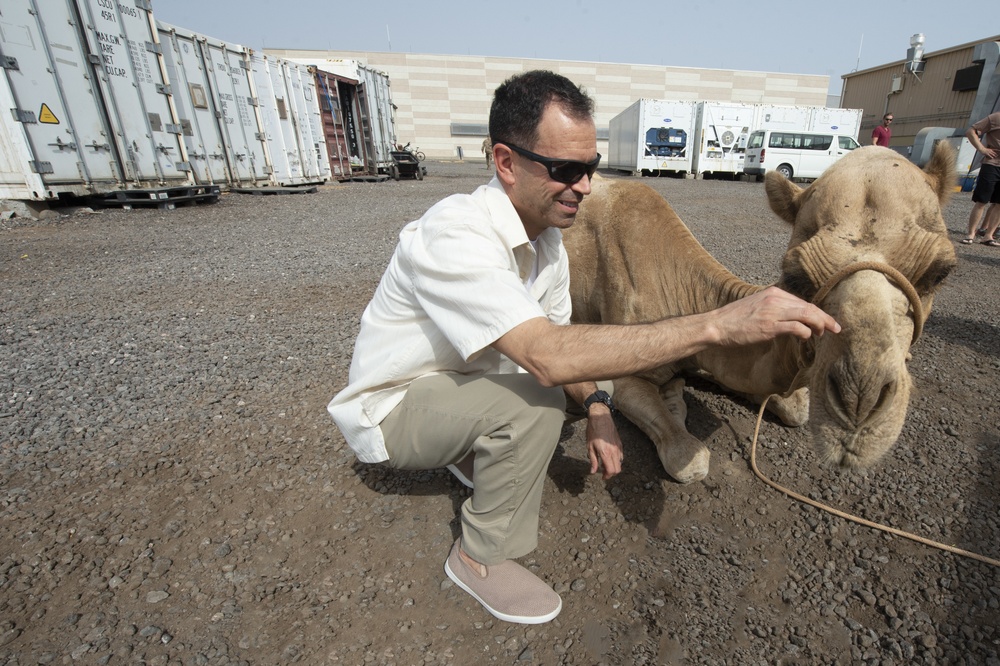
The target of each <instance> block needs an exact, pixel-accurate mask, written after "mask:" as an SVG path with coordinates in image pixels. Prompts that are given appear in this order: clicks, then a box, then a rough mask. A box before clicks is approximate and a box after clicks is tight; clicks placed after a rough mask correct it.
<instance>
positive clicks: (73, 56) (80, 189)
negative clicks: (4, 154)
mask: <svg viewBox="0 0 1000 666" xmlns="http://www.w3.org/2000/svg"><path fill="white" fill-rule="evenodd" d="M0 54H2V55H3V57H4V60H5V63H6V66H5V67H4V69H3V74H2V75H0V76H3V78H4V80H5V83H4V84H3V86H2V87H3V88H4V93H3V95H4V97H5V98H6V97H9V98H10V99H4V102H5V103H6V104H8V106H7V108H3V109H2V111H3V113H4V114H7V115H9V116H11V117H9V118H5V119H4V123H3V125H0V126H2V127H7V125H8V123H13V125H11V127H12V128H14V127H19V128H20V130H21V132H22V133H23V140H24V141H26V142H27V145H28V151H29V155H26V156H24V157H28V158H29V160H28V161H29V163H28V164H25V165H19V164H17V162H18V161H19V160H14V164H13V165H12V168H13V169H15V170H16V169H18V168H19V167H20V168H24V169H26V170H27V171H28V172H29V173H34V174H37V176H38V179H40V181H41V182H42V183H44V185H45V187H46V188H52V190H54V191H53V192H48V193H46V192H37V193H35V194H34V195H33V197H32V198H36V199H46V198H54V197H55V196H56V194H57V193H58V191H66V192H70V193H74V194H87V193H90V192H94V191H102V192H103V191H109V190H112V189H115V188H117V187H118V184H119V183H120V182H121V178H122V173H121V171H120V170H119V165H118V160H117V155H116V153H115V150H114V146H113V139H112V133H111V130H110V127H109V124H108V119H107V116H106V115H105V113H104V109H103V107H102V105H101V102H100V96H99V95H98V94H97V92H96V91H95V90H94V86H93V85H92V83H93V81H92V79H90V78H88V76H87V70H88V68H89V67H90V65H89V64H88V58H87V53H86V46H85V45H84V43H83V40H82V35H81V34H80V32H79V30H78V20H77V17H76V13H75V11H74V8H73V6H72V5H71V4H69V3H67V2H59V1H55V0H53V1H50V2H45V3H37V2H33V1H31V0H4V7H3V14H2V16H0ZM19 157H21V156H19ZM22 182H23V180H22Z"/></svg>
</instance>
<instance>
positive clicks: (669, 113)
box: [608, 99, 697, 175]
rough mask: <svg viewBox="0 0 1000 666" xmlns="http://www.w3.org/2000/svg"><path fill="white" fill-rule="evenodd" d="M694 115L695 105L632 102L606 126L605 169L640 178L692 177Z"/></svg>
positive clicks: (685, 103)
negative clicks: (664, 174)
mask: <svg viewBox="0 0 1000 666" xmlns="http://www.w3.org/2000/svg"><path fill="white" fill-rule="evenodd" d="M696 115H697V103H696V102H674V101H668V100H660V99H640V100H638V101H636V102H634V103H633V104H632V105H630V106H629V107H628V108H627V109H625V110H624V111H622V112H621V113H619V114H618V115H617V116H615V117H614V118H612V119H611V122H610V123H609V124H608V153H609V155H608V166H609V167H610V168H612V169H618V170H621V171H630V172H634V173H641V174H643V175H654V174H658V173H659V172H661V171H667V172H678V173H691V172H692V163H693V156H694V151H695V146H696V145H697V142H696V141H695V120H696Z"/></svg>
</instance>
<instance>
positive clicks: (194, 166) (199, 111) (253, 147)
mask: <svg viewBox="0 0 1000 666" xmlns="http://www.w3.org/2000/svg"><path fill="white" fill-rule="evenodd" d="M157 30H158V32H159V35H160V43H161V44H162V45H163V57H164V61H165V62H166V67H167V74H168V76H169V78H170V81H171V87H172V89H173V96H174V102H175V105H176V107H177V113H178V116H179V119H180V125H181V130H182V135H183V137H184V143H185V145H186V147H187V154H188V160H189V161H190V164H191V173H192V175H193V176H194V178H195V180H196V181H197V182H199V183H214V184H220V185H223V186H228V187H259V186H266V185H270V184H271V174H272V172H273V168H272V167H271V164H270V158H269V156H268V153H267V144H266V142H265V139H264V132H263V128H262V126H261V119H260V113H259V112H258V108H257V99H256V92H255V90H254V87H253V79H252V76H251V70H250V51H249V49H247V48H246V47H243V46H240V45H237V44H229V43H226V42H223V41H221V40H218V39H214V38H212V37H207V36H205V35H201V34H199V33H196V32H193V31H190V30H187V29H185V28H180V27H177V26H173V25H170V24H167V23H163V22H162V21H157Z"/></svg>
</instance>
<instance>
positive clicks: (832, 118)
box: [807, 106, 863, 140]
mask: <svg viewBox="0 0 1000 666" xmlns="http://www.w3.org/2000/svg"><path fill="white" fill-rule="evenodd" d="M862 111H863V109H838V108H831V107H826V106H815V107H812V108H811V109H810V112H809V125H808V128H807V129H809V130H810V131H813V132H830V133H832V134H841V135H845V134H846V135H847V136H850V137H851V138H853V139H855V140H857V138H858V131H859V130H860V129H861V113H862Z"/></svg>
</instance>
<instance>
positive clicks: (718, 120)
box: [693, 102, 756, 175]
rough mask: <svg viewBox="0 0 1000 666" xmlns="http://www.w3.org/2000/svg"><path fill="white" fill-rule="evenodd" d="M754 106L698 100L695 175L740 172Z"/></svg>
mask: <svg viewBox="0 0 1000 666" xmlns="http://www.w3.org/2000/svg"><path fill="white" fill-rule="evenodd" d="M755 111H756V110H755V108H754V105H752V104H741V103H739V102H698V107H697V120H696V122H695V141H696V143H695V148H694V157H693V170H694V173H696V174H733V175H735V174H740V173H742V172H743V158H744V156H745V154H746V148H747V138H748V137H749V136H750V130H751V128H752V127H753V121H754V115H755Z"/></svg>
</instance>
